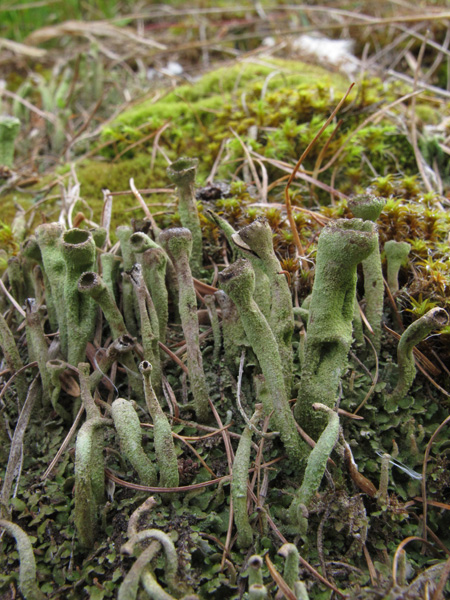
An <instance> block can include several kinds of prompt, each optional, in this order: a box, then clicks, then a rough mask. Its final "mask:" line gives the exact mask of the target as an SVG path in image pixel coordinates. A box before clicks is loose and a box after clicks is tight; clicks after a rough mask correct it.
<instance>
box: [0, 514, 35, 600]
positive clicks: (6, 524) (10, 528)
mask: <svg viewBox="0 0 450 600" xmlns="http://www.w3.org/2000/svg"><path fill="white" fill-rule="evenodd" d="M0 527H3V528H4V529H6V531H7V532H8V533H9V535H12V536H13V537H14V538H15V540H16V544H17V551H18V553H19V560H20V569H19V587H20V591H21V592H22V594H23V596H24V598H25V600H44V599H45V598H46V596H45V595H44V594H43V593H42V592H41V590H40V589H39V586H38V584H37V581H36V561H35V560H34V554H33V547H32V545H31V541H30V538H29V537H28V535H27V534H26V533H25V531H24V530H23V529H21V528H20V527H19V526H18V525H16V524H15V523H11V521H7V520H6V519H0Z"/></svg>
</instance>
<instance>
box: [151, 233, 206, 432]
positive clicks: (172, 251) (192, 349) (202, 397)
mask: <svg viewBox="0 0 450 600" xmlns="http://www.w3.org/2000/svg"><path fill="white" fill-rule="evenodd" d="M159 240H160V242H161V244H162V245H163V247H164V249H165V250H166V252H167V254H168V255H169V257H170V259H171V260H172V263H173V265H174V267H175V270H176V273H177V279H178V287H179V310H180V316H181V325H182V327H183V333H184V337H185V340H186V344H187V363H188V369H189V380H190V382H191V387H192V393H193V396H194V403H195V413H196V415H197V418H198V419H199V420H200V421H203V422H205V421H207V420H208V419H209V418H210V416H211V411H210V407H209V400H208V389H207V385H206V380H205V373H204V371H203V359H202V353H201V351H200V342H199V324H198V315H197V297H196V295H195V289H194V283H193V280H192V274H191V269H190V266H189V257H190V254H191V250H192V235H191V232H190V231H189V229H186V228H184V227H179V228H174V229H166V230H165V231H163V232H162V233H161V234H160V236H159Z"/></svg>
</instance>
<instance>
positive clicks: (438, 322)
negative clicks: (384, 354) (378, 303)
mask: <svg viewBox="0 0 450 600" xmlns="http://www.w3.org/2000/svg"><path fill="white" fill-rule="evenodd" d="M448 320H449V318H448V314H447V312H446V311H445V310H444V309H443V308H432V309H431V310H430V311H428V312H427V313H426V314H425V315H423V317H420V319H417V321H414V323H412V324H411V325H410V326H409V327H408V328H407V329H406V331H405V332H404V333H403V334H402V336H401V338H400V341H399V343H398V347H397V363H398V378H397V385H396V386H395V389H394V390H393V392H392V393H391V394H389V395H388V397H387V399H386V402H387V404H386V406H387V409H388V411H389V412H392V411H395V410H397V406H398V402H399V401H400V400H401V399H402V398H404V396H405V395H406V394H407V393H408V391H409V389H410V387H411V386H412V384H413V381H414V378H415V376H416V366H415V361H414V354H413V350H414V347H415V346H416V345H417V344H418V343H419V342H421V341H422V340H424V339H425V338H426V337H427V336H428V335H429V334H430V333H431V332H432V331H434V330H439V329H442V328H443V327H445V326H446V325H447V324H448Z"/></svg>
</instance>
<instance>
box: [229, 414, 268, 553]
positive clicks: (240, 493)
mask: <svg viewBox="0 0 450 600" xmlns="http://www.w3.org/2000/svg"><path fill="white" fill-rule="evenodd" d="M261 415H262V405H261V404H257V405H256V406H255V412H254V414H253V416H252V418H251V419H250V423H251V425H255V424H256V423H257V422H258V421H259V420H260V418H261ZM251 444H252V429H251V427H249V426H247V427H245V429H244V431H243V432H242V435H241V439H240V440H239V445H238V448H237V450H236V455H235V457H234V461H233V470H232V476H231V497H232V499H233V514H234V524H235V526H236V530H237V545H238V547H239V548H248V547H249V546H251V544H252V542H253V529H252V526H251V525H250V521H249V518H248V511H247V483H248V471H249V468H250V450H251Z"/></svg>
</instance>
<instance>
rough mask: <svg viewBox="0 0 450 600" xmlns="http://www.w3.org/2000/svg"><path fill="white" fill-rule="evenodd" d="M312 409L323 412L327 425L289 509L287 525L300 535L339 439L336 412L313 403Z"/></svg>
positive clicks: (309, 459)
mask: <svg viewBox="0 0 450 600" xmlns="http://www.w3.org/2000/svg"><path fill="white" fill-rule="evenodd" d="M313 409H314V410H320V411H322V412H325V413H326V415H327V417H328V424H327V426H326V427H325V429H324V430H323V432H322V433H321V435H320V437H319V439H318V441H317V443H316V445H315V446H314V448H313V449H312V450H311V453H310V455H309V457H308V462H307V465H306V470H305V475H304V477H303V481H302V484H301V486H300V488H299V490H298V491H297V492H296V494H295V497H294V500H293V501H292V503H291V506H290V507H289V525H290V526H292V527H293V528H294V529H296V530H297V532H298V533H301V534H302V535H306V530H307V526H308V517H307V511H308V505H309V504H310V502H311V500H312V499H313V497H314V495H315V494H316V492H317V491H318V489H319V486H320V483H321V481H322V479H323V476H324V473H325V469H326V466H327V461H328V458H329V457H330V454H331V452H332V451H333V448H334V446H335V445H336V442H337V440H338V437H339V417H338V414H337V412H335V411H334V410H332V409H331V408H329V407H328V406H325V405H324V404H320V403H315V404H314V405H313Z"/></svg>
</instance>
